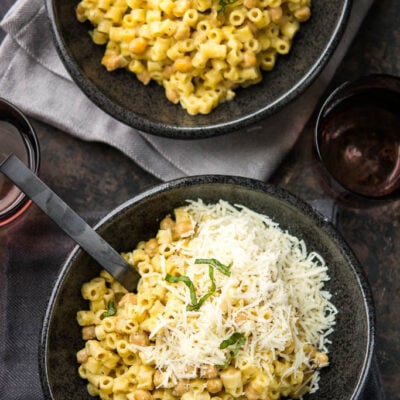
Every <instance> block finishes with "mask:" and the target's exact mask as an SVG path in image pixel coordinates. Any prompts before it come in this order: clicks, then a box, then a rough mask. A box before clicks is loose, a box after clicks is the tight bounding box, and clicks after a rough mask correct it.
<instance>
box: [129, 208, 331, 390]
mask: <svg viewBox="0 0 400 400" xmlns="http://www.w3.org/2000/svg"><path fill="white" fill-rule="evenodd" d="M186 210H187V212H188V213H189V215H190V217H191V218H192V223H193V226H194V230H193V232H191V234H190V235H189V236H188V237H186V238H184V239H181V240H179V241H176V242H173V243H172V246H173V250H174V251H175V252H176V253H177V254H179V257H177V264H179V265H178V269H179V270H180V272H181V274H182V275H186V276H187V277H189V278H190V279H191V281H192V282H193V283H194V286H195V290H196V296H197V298H200V297H201V296H203V295H205V294H206V293H208V292H209V290H210V285H211V283H210V277H209V266H208V265H207V264H200V265H199V264H195V260H196V259H198V258H202V259H204V258H208V259H211V258H215V259H218V260H219V261H220V262H222V263H223V264H225V265H229V264H230V263H232V266H231V268H230V272H231V273H230V276H227V275H224V274H223V273H221V272H220V271H218V270H215V271H214V280H215V284H216V291H215V293H214V294H213V295H212V296H210V297H209V298H208V299H207V300H206V301H205V302H204V304H203V305H202V306H201V307H200V308H199V309H198V310H195V311H188V310H187V306H188V305H190V304H191V299H190V293H189V290H188V287H187V286H186V285H185V284H184V283H182V282H179V283H174V284H171V283H168V282H166V281H165V279H163V280H162V281H161V282H162V283H161V284H162V285H163V286H164V287H165V288H166V290H167V293H168V294H167V298H168V301H167V303H166V305H165V308H164V310H163V311H162V312H160V313H159V314H158V316H157V322H156V324H155V326H154V329H153V330H152V332H151V333H150V340H151V344H150V346H146V347H141V348H140V354H141V357H142V359H143V362H146V363H155V365H156V368H157V369H159V370H161V371H164V372H165V375H164V376H165V381H166V382H167V381H169V382H171V381H175V382H176V381H177V380H179V379H184V378H189V379H190V378H195V377H196V369H198V368H200V367H201V366H202V365H204V364H212V365H224V363H225V362H226V360H227V359H229V356H230V354H231V351H232V349H231V348H225V349H221V348H220V344H221V342H222V341H224V340H227V339H228V338H229V337H230V336H231V335H232V334H233V333H235V332H240V333H241V334H243V335H244V337H245V341H244V344H243V346H242V347H241V348H240V351H239V352H238V354H237V355H236V357H235V359H234V363H235V365H239V364H240V365H244V364H245V363H250V364H252V365H255V366H257V367H259V368H262V369H263V370H264V371H265V373H267V374H268V373H269V372H268V371H269V369H268V365H270V364H271V363H272V361H273V360H274V359H275V357H276V353H277V352H279V354H280V356H281V357H282V355H284V351H285V349H286V348H287V347H288V346H290V345H291V346H294V354H295V357H294V361H293V364H292V366H291V368H290V369H289V370H288V371H286V373H287V374H290V373H293V372H295V371H296V370H297V369H298V368H299V367H300V366H301V365H302V364H306V365H308V364H309V356H308V355H307V354H306V353H305V350H304V349H305V346H306V345H309V344H311V345H313V346H315V347H316V348H317V349H319V350H320V351H323V352H327V351H328V350H327V348H326V346H327V344H328V343H330V342H329V339H328V338H327V336H328V335H329V334H330V333H331V332H332V330H333V326H334V323H335V315H336V313H337V310H336V308H335V307H334V305H333V304H332V303H331V302H330V299H331V295H330V293H328V292H327V291H326V290H324V289H323V286H324V282H325V281H327V280H328V279H329V277H328V275H327V266H326V265H325V262H324V260H323V259H322V257H321V256H320V255H318V254H317V253H314V252H310V253H307V249H306V245H305V243H304V242H303V241H301V240H299V239H298V238H296V237H294V236H292V235H290V234H289V233H288V232H284V231H283V230H282V229H281V228H280V227H279V226H278V224H276V223H275V222H273V221H272V220H271V219H270V218H268V217H267V216H264V215H260V214H258V213H255V212H253V211H251V210H249V209H247V208H245V207H242V206H235V207H234V206H232V205H230V204H229V203H227V202H224V201H220V202H219V203H217V204H212V205H207V204H205V203H203V202H202V201H201V200H199V201H195V202H189V203H188V205H187V206H186ZM161 268H165V265H164V264H163V260H161ZM161 275H162V276H163V277H165V275H166V273H165V270H164V271H161ZM137 347H138V346H136V348H137ZM292 358H293V357H292ZM312 379H313V380H314V381H313V382H311V384H310V386H311V390H310V391H311V392H313V391H315V390H317V389H318V374H317V373H316V374H315V375H314V376H313V377H312Z"/></svg>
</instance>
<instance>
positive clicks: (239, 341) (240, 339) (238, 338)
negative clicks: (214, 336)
mask: <svg viewBox="0 0 400 400" xmlns="http://www.w3.org/2000/svg"><path fill="white" fill-rule="evenodd" d="M245 341H246V337H245V336H244V334H243V333H240V332H235V333H233V334H232V335H231V336H230V337H229V338H228V339H226V340H223V341H222V342H221V344H220V345H219V348H220V349H226V348H227V347H229V346H233V345H235V347H234V348H233V350H232V351H231V353H230V355H229V357H228V358H227V360H226V361H225V364H224V365H223V368H227V367H228V366H229V365H230V363H231V361H232V359H234V358H235V357H236V356H237V355H238V354H239V351H240V349H241V347H242V346H243V345H244V342H245Z"/></svg>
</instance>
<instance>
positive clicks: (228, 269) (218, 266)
mask: <svg viewBox="0 0 400 400" xmlns="http://www.w3.org/2000/svg"><path fill="white" fill-rule="evenodd" d="M194 263H195V264H208V265H210V266H211V267H214V268H216V269H217V270H218V271H220V272H221V273H223V274H224V275H226V276H230V275H231V267H232V264H233V262H231V263H230V264H229V265H224V264H222V263H221V262H220V261H218V260H217V259H215V258H196V260H194Z"/></svg>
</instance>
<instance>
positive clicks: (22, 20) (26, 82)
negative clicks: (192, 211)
mask: <svg viewBox="0 0 400 400" xmlns="http://www.w3.org/2000/svg"><path fill="white" fill-rule="evenodd" d="M372 2H373V0H355V1H354V6H353V10H352V13H351V16H350V23H349V25H348V28H347V30H346V32H345V34H344V37H343V39H342V41H341V43H340V45H339V47H338V49H337V51H336V52H335V54H334V55H333V57H332V59H331V60H330V62H329V64H328V65H327V66H326V68H325V69H324V71H323V73H322V74H321V75H320V77H319V78H318V79H317V80H316V81H315V82H314V83H313V85H312V86H311V87H309V88H308V89H307V91H306V92H305V93H304V94H303V95H302V96H301V97H300V98H299V99H298V100H296V101H294V102H292V103H291V104H290V105H289V106H287V107H285V108H284V110H283V111H281V112H279V113H277V114H275V115H274V116H272V117H269V118H267V119H266V120H264V121H263V122H261V123H258V124H256V125H253V126H251V127H249V128H246V129H243V130H241V131H237V132H234V133H232V134H229V135H224V136H221V137H217V138H209V139H202V140H195V141H183V140H173V139H165V138H159V137H156V136H152V135H149V134H145V133H143V132H139V131H136V130H134V129H132V128H130V127H128V126H127V125H125V124H122V123H120V122H119V121H117V120H115V119H113V118H111V117H110V116H109V115H108V114H106V113H104V112H103V111H101V110H100V109H99V108H97V107H96V106H95V105H94V104H93V103H92V102H91V101H90V100H89V99H88V98H87V97H86V96H85V95H84V94H83V93H82V92H81V91H80V89H79V88H78V87H77V86H76V85H75V84H74V82H73V81H72V80H71V78H70V77H69V75H68V73H67V72H66V70H65V69H64V67H63V65H62V63H61V61H60V60H59V58H58V55H57V53H56V50H55V47H54V46H53V43H52V37H51V33H50V29H49V25H48V21H47V16H46V10H45V7H44V2H43V0H18V1H17V2H16V4H15V5H14V6H13V7H12V8H11V9H10V10H9V12H8V13H7V15H6V16H5V17H4V18H3V20H2V21H1V22H0V27H1V28H2V29H3V30H4V31H5V32H6V33H7V35H6V37H5V39H4V41H3V42H2V44H1V46H0V71H1V76H0V96H1V97H4V98H6V99H7V100H9V101H11V102H12V103H14V104H15V105H17V106H18V107H20V108H21V109H22V110H23V111H24V112H25V113H26V114H27V115H29V116H32V117H34V118H37V119H39V120H42V121H44V122H47V123H48V124H50V125H53V126H55V127H57V128H59V129H61V130H63V131H65V132H68V133H70V134H72V135H74V136H76V137H78V138H81V139H83V140H86V141H99V142H104V143H107V144H109V145H111V146H114V147H115V148H117V149H119V150H120V151H122V152H123V153H125V154H126V155H127V156H129V157H131V158H132V159H133V160H134V161H135V162H136V163H137V164H139V165H140V166H141V167H142V168H144V169H145V170H147V171H148V172H150V173H152V174H153V175H155V176H156V177H158V178H160V179H161V180H170V179H174V178H177V177H181V176H185V175H196V174H208V173H210V174H213V173H215V174H233V175H241V176H246V177H251V178H256V179H262V180H267V179H268V178H269V177H270V175H271V174H272V173H273V172H274V170H275V169H276V168H277V166H278V165H279V163H280V162H281V161H282V159H283V157H284V156H285V155H286V154H287V152H288V151H289V150H290V148H291V147H292V146H293V144H294V143H295V141H296V139H297V137H298V135H299V134H300V132H301V131H302V129H303V127H304V125H305V124H306V122H307V120H308V119H309V117H310V116H311V114H312V112H313V110H314V108H315V106H316V104H317V102H318V100H319V97H320V96H321V94H322V93H323V91H324V89H325V88H326V87H327V85H328V83H329V81H330V80H331V78H332V76H333V74H334V72H335V70H336V68H337V67H338V65H339V64H340V62H341V60H342V58H343V56H344V54H345V52H346V50H347V48H348V46H349V45H350V43H351V41H352V39H353V38H354V36H355V34H356V33H357V31H358V28H359V26H360V24H361V22H362V20H363V19H364V17H365V15H366V13H367V11H368V10H369V8H370V6H371V4H372ZM71 99H73V101H71Z"/></svg>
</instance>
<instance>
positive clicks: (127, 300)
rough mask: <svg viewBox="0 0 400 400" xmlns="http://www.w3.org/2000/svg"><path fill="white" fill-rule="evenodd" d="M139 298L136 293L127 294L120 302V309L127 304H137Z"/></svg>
mask: <svg viewBox="0 0 400 400" xmlns="http://www.w3.org/2000/svg"><path fill="white" fill-rule="evenodd" d="M136 303H137V296H136V294H135V293H126V294H124V295H123V296H122V298H121V300H120V301H119V302H118V307H125V305H126V304H136Z"/></svg>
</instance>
